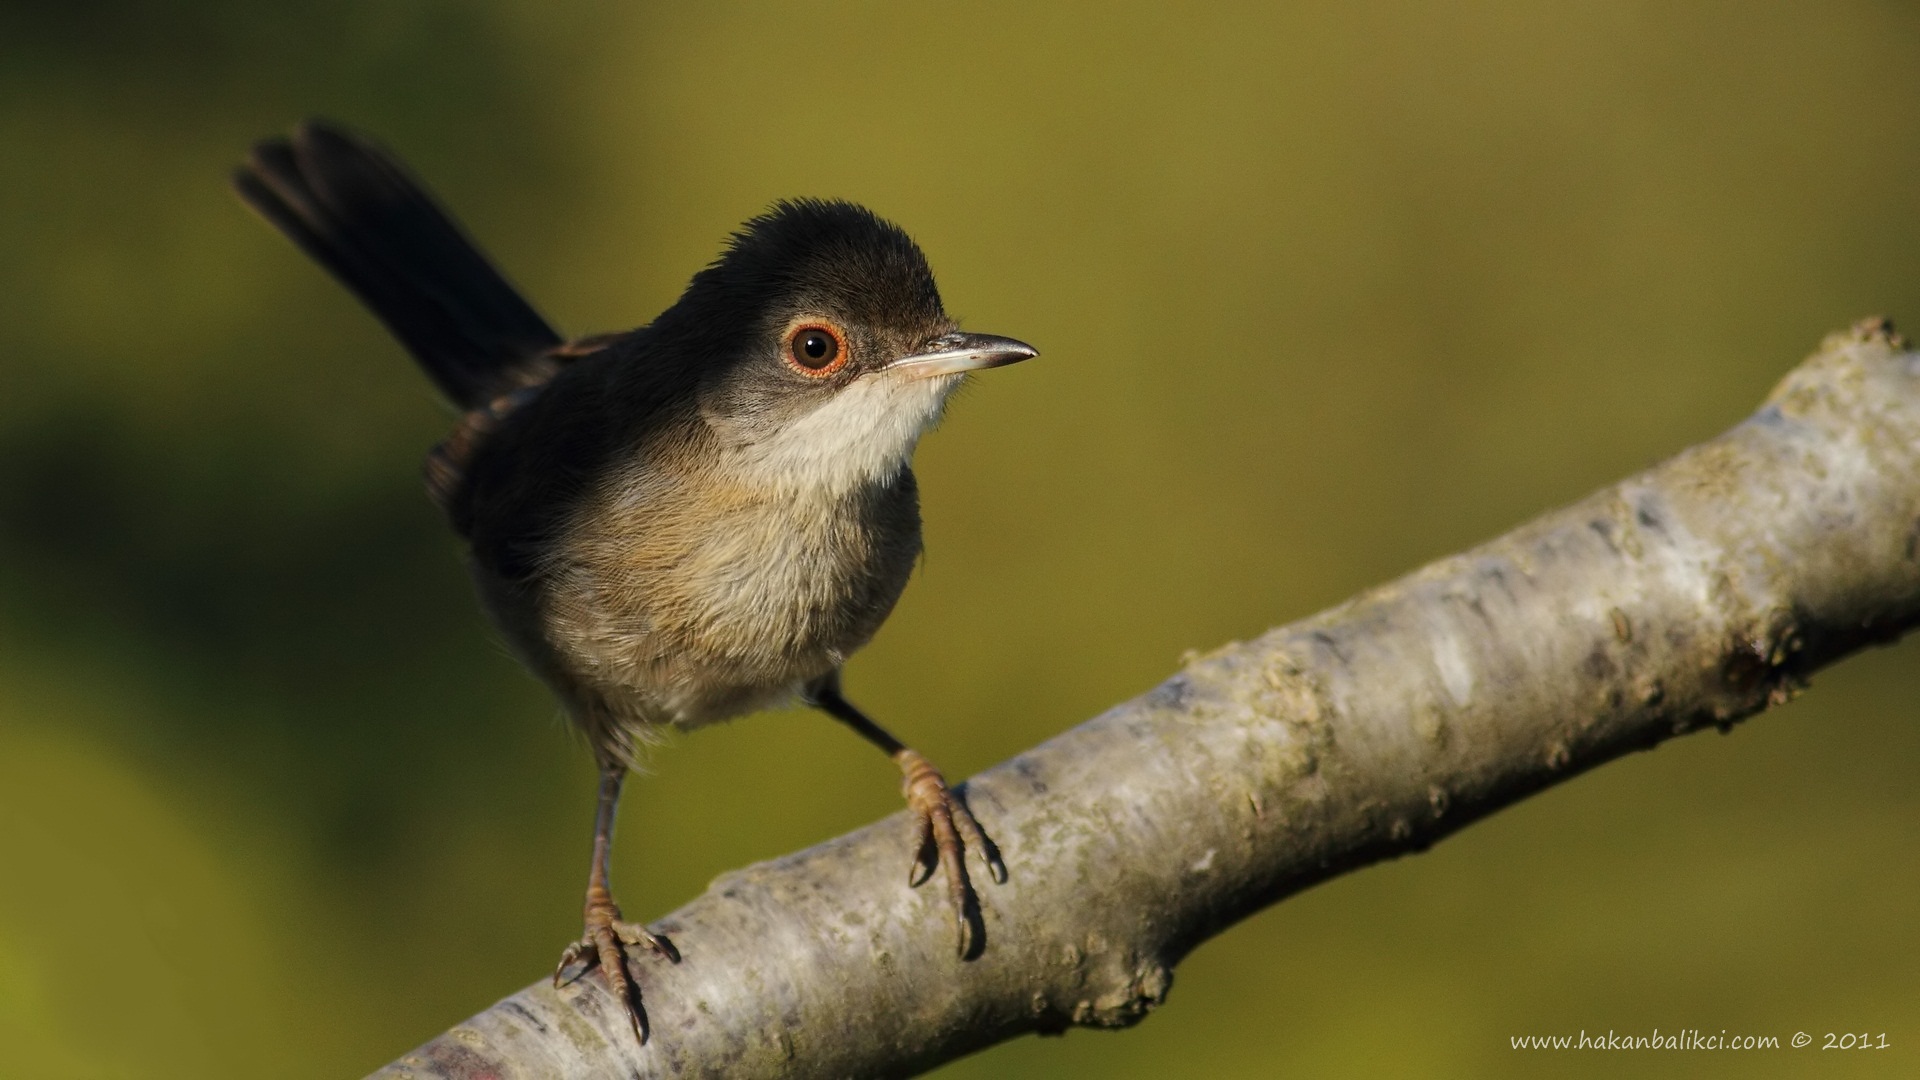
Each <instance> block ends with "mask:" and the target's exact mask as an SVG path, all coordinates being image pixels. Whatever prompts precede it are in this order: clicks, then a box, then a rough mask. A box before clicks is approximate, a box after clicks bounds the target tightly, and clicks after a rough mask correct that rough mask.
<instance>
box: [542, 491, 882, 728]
mask: <svg viewBox="0 0 1920 1080" xmlns="http://www.w3.org/2000/svg"><path fill="white" fill-rule="evenodd" d="M575 521H576V524H575V526H574V527H573V529H572V530H571V532H570V534H569V536H568V538H567V540H566V542H565V543H564V544H562V545H561V547H560V551H561V552H562V553H564V554H563V556H562V557H561V558H559V559H558V560H556V562H555V564H554V565H553V566H552V568H551V579H550V587H549V589H548V596H549V602H548V603H547V605H546V611H545V615H544V620H543V621H544V624H545V632H546V635H547V637H548V639H549V641H550V643H551V644H552V645H553V646H554V647H555V652H556V653H557V654H559V655H560V656H562V657H566V658H568V660H569V664H570V666H571V667H573V668H574V669H575V670H574V672H573V673H572V674H573V677H574V678H575V679H576V680H577V681H579V682H581V683H583V684H585V685H586V686H588V687H591V688H594V690H595V691H596V692H597V693H599V694H600V695H601V696H602V697H603V698H606V699H607V700H608V701H609V702H610V703H612V704H614V705H616V706H618V707H620V708H621V709H622V711H631V712H634V713H636V714H637V718H641V719H647V720H650V721H651V722H656V723H659V722H666V723H674V724H677V725H680V726H687V727H691V726H697V725H699V724H702V723H707V722H710V721H713V720H718V719H724V718H725V717H727V716H732V715H737V714H738V713H742V712H747V711H751V710H753V709H755V708H759V707H763V706H765V705H767V704H771V703H773V702H774V701H776V700H778V699H780V698H783V697H785V696H787V695H788V694H790V693H791V692H792V691H793V690H794V689H795V688H796V687H797V685H798V684H800V683H802V682H804V681H806V680H809V679H812V678H816V677H818V676H820V675H823V674H826V673H827V672H828V671H831V670H833V669H834V668H836V667H838V666H839V665H840V664H841V663H842V662H844V661H845V659H846V658H847V656H848V655H850V654H851V653H852V652H853V651H854V650H856V649H858V648H859V647H860V646H862V645H864V644H866V642H867V641H868V640H869V639H870V638H871V637H872V636H873V634H874V633H875V632H876V631H877V630H878V629H879V627H880V624H881V622H882V621H883V620H884V619H885V618H886V616H887V614H888V613H889V612H890V611H891V610H892V608H893V605H894V602H895V601H896V600H897V599H898V598H899V596H900V592H901V590H902V589H903V588H905V586H906V582H907V577H908V575H909V574H910V573H911V571H912V568H913V563H914V560H915V558H916V557H917V555H918V553H919V548H920V522H919V512H918V505H917V499H916V496H915V492H914V485H913V477H912V474H911V473H910V472H908V471H906V470H905V469H901V470H900V471H899V472H898V473H897V474H896V475H895V476H893V477H889V478H886V479H885V480H884V481H882V482H875V483H870V484H866V485H861V486H858V487H855V488H853V489H852V490H848V491H841V492H834V491H829V490H821V489H814V490H812V491H806V490H802V491H799V492H794V491H791V490H787V491H778V490H768V489H767V488H765V487H762V486H759V485H742V484H738V483H722V482H718V481H716V480H713V479H711V478H706V477H698V476H696V477H694V478H691V479H689V478H685V477H675V478H670V479H667V480H663V479H662V478H660V477H659V476H657V475H649V476H648V477H646V478H644V479H638V478H636V479H635V480H634V481H633V482H631V483H628V484H626V485H619V484H616V485H611V486H610V488H609V489H608V492H607V494H606V495H605V496H604V497H603V498H602V499H601V500H600V502H599V504H598V505H596V506H593V507H591V508H587V509H585V510H584V512H583V513H581V514H580V515H579V516H578V517H576V519H575Z"/></svg>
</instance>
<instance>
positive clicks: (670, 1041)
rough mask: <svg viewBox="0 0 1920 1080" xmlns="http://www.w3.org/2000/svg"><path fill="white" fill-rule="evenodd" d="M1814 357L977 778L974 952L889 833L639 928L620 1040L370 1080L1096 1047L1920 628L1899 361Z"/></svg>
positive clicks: (598, 1008) (505, 1004)
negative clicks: (1375, 874)
mask: <svg viewBox="0 0 1920 1080" xmlns="http://www.w3.org/2000/svg"><path fill="white" fill-rule="evenodd" d="M1902 349H1903V343H1902V342H1901V341H1900V340H1899V339H1897V338H1895V337H1894V336H1893V335H1892V333H1891V328H1890V327H1888V326H1887V325H1886V324H1885V323H1884V322H1881V321H1877V320H1872V321H1868V322H1865V323H1862V324H1860V325H1859V326H1857V327H1855V328H1854V330H1853V331H1851V332H1849V333H1846V334H1836V335H1834V336H1833V337H1831V338H1829V339H1828V340H1827V342H1826V343H1824V344H1823V345H1822V347H1821V349H1820V351H1819V352H1817V353H1816V354H1815V355H1814V356H1813V357H1812V358H1811V359H1809V360H1808V361H1807V362H1805V363H1804V364H1802V365H1801V366H1800V367H1798V368H1796V369H1795V370H1794V371H1793V372H1792V373H1791V374H1790V375H1789V376H1788V377H1787V378H1786V380H1785V381H1784V382H1782V383H1781V384H1780V386H1779V387H1778V388H1777V389H1776V390H1775V391H1774V392H1773V395H1772V396H1771V397H1770V398H1769V399H1768V401H1767V403H1766V405H1765V406H1764V407H1763V408H1762V409H1761V410H1760V411H1759V412H1758V413H1757V414H1755V415H1754V416H1753V417H1752V418H1750V419H1748V420H1747V421H1746V422H1744V423H1742V424H1741V425H1739V426H1738V427H1736V428H1734V429H1733V430H1732V431H1729V432H1728V433H1726V434H1725V435H1722V436H1720V437H1719V438H1717V439H1714V440H1713V441H1711V442H1708V443H1704V444H1702V445H1700V446H1697V447H1694V448H1693V449H1691V450H1688V451H1686V452H1685V453H1682V454H1681V455H1679V456H1678V457H1676V458H1674V459H1672V460H1671V461H1668V462H1666V463H1664V464H1662V465H1660V466H1657V467H1656V468H1653V469H1651V470H1649V471H1647V472H1645V473H1642V474H1640V475H1639V476H1636V477H1633V478H1632V479H1629V480H1627V481H1625V482H1623V483H1620V484H1618V485H1616V486H1614V487H1612V488H1609V489H1607V490H1605V491H1602V492H1600V493H1598V494H1596V495H1593V496H1591V497H1589V498H1587V499H1586V500H1584V501H1582V502H1580V503H1577V504H1575V505H1573V506H1570V507H1567V508H1565V509H1563V510H1559V511H1556V512H1554V513H1551V514H1548V515H1546V516H1545V517H1542V518H1540V519H1538V520H1536V521H1534V522H1532V523H1531V524H1528V525H1525V526H1523V527H1521V528H1519V529H1517V530H1515V531H1513V532H1511V533H1509V534H1508V535H1506V536H1504V537H1501V538H1500V539H1498V540H1495V541H1493V542H1492V543H1489V544H1486V545H1484V546H1482V547H1479V548H1476V549H1474V550H1472V551H1469V552H1467V553H1465V554H1462V555H1457V556H1454V557H1452V558H1449V559H1444V560H1442V561H1440V562H1437V563H1434V564H1433V565H1431V566H1428V567H1426V568H1425V569H1423V570H1420V571H1418V572H1416V573H1414V574H1411V575H1409V576H1407V577H1405V578H1402V579H1401V580H1399V581H1396V582H1393V583H1391V584H1388V585H1385V586H1382V587H1380V588H1377V589H1374V590H1372V591H1371V592H1367V593H1364V594H1362V595H1361V596H1359V597H1356V598H1355V599H1353V600H1350V601H1348V602H1347V603H1345V604H1342V605H1340V606H1339V607H1336V608H1334V609H1332V610H1330V611H1327V612H1323V613H1322V614H1319V615H1316V616H1314V617H1313V618H1310V619H1307V620H1304V621H1302V622H1299V623H1295V624H1293V625H1291V626H1287V627H1283V628H1280V629H1278V630H1273V631H1270V632H1268V633H1267V634H1265V635H1264V636H1262V637H1260V638H1259V639H1257V640H1255V641H1252V642H1248V643H1244V644H1239V643H1236V644H1231V645H1228V646H1226V647H1224V648H1221V649H1218V650H1216V651H1214V652H1212V653H1210V654H1207V655H1205V656H1201V657H1198V658H1195V659H1193V660H1192V661H1190V662H1189V663H1188V664H1187V665H1186V668H1185V670H1184V671H1182V672H1181V673H1179V674H1177V675H1175V676H1173V677H1172V678H1170V679H1168V680H1167V681H1166V682H1165V683H1162V684H1161V685H1160V686H1159V687H1158V688H1157V689H1155V690H1153V691H1152V692H1151V693H1148V694H1146V695H1144V696H1142V697H1139V698H1136V699H1134V700H1133V701H1130V702H1127V703H1125V704H1122V705H1119V706H1117V707H1115V708H1113V709H1112V710H1110V711H1108V712H1106V713H1105V714H1103V715H1101V716H1098V717H1095V718H1094V719H1092V720H1089V721H1087V722H1086V723H1084V724H1082V725H1080V726H1079V727H1077V728H1074V729H1073V730H1071V731H1068V732H1066V733H1065V734H1063V735H1061V736H1059V737H1058V738H1055V739H1053V740H1051V741H1049V742H1047V743H1045V744H1043V745H1041V746H1039V747H1036V748H1034V749H1033V750H1030V751H1028V752H1027V753H1024V754H1022V755H1020V756H1019V757H1016V758H1014V759H1013V760H1011V761H1008V762H1006V763H1004V764H1002V765H999V766H996V767H995V768H993V769H990V770H988V771H987V772H985V773H982V774H981V775H980V776H978V777H976V778H974V779H973V780H972V781H971V782H970V783H969V784H968V785H967V788H966V791H967V797H968V799H969V802H970V803H971V805H972V806H973V808H974V810H975V812H976V813H977V814H978V815H979V817H980V819H981V821H982V822H983V823H984V824H985V825H986V826H987V828H988V830H989V831H990V832H991V833H992V834H993V835H994V836H995V837H996V838H997V839H998V840H999V842H1000V844H1001V846H1002V849H1003V850H1004V851H1005V853H1006V855H1007V863H1008V866H1009V867H1010V869H1011V871H1012V880H1010V881H1009V882H1007V883H1006V884H1004V885H1000V886H994V885H992V884H985V885H983V886H982V888H981V897H980V899H981V906H982V909H983V918H984V921H985V927H986V933H987V947H986V950H985V952H984V954H983V955H981V956H980V957H978V958H977V959H974V960H971V961H961V960H959V959H957V958H956V957H955V956H954V955H953V946H952V931H951V927H950V926H949V925H948V923H947V921H946V913H945V911H944V910H943V909H942V904H943V902H944V898H943V897H942V896H941V895H940V891H939V890H938V889H937V888H935V889H918V890H909V889H908V888H907V887H906V885H905V881H904V878H905V866H906V862H907V849H908V847H909V846H910V844H911V832H910V826H909V823H908V821H907V819H906V817H905V815H904V814H899V815H895V816H893V817H891V818H888V819H886V820H884V821H881V822H879V823H877V824H874V825H871V826H868V827H867V828H864V829H861V830H859V831H857V832H854V833H852V834H849V835H847V836H843V837H840V838H839V839H836V840H832V841H829V842H827V843H824V844H821V845H819V846H817V847H814V848H810V849H808V850H806V851H802V852H799V853H798V854H794V855H790V856H787V857H785V858H782V859H778V860H775V861H773V862H769V863H764V864H761V865H757V866H752V867H748V868H746V869H744V870H741V871H737V872H734V873H730V874H727V875H725V876H723V877H721V878H719V879H718V880H716V881H715V882H714V883H713V885H712V887H710V888H709V889H708V890H707V892H706V894H705V895H703V896H701V897H699V898H698V899H695V900H694V901H693V902H691V903H689V904H687V905H686V906H685V907H683V908H681V909H680V910H679V911H677V912H675V913H673V914H672V915H671V916H669V917H667V918H666V919H663V920H661V921H660V922H658V923H657V924H655V929H656V930H660V931H663V932H666V933H668V934H670V935H672V936H673V938H674V940H675V941H676V942H677V943H678V944H679V945H680V947H681V950H682V952H683V953H684V955H685V960H684V962H682V963H680V964H679V965H677V966H676V965H670V964H667V963H664V962H660V963H654V964H652V965H651V966H649V967H647V968H646V969H645V970H644V971H643V972H642V973H641V981H642V983H643V986H644V990H645V994H646V1004H647V1010H648V1013H649V1016H650V1018H651V1021H652V1039H651V1040H650V1041H649V1042H648V1043H647V1044H646V1045H645V1046H644V1047H642V1046H640V1045H638V1044H637V1043H636V1042H635V1040H634V1038H633V1035H632V1033H631V1031H630V1030H629V1029H628V1027H627V1024H626V1020H625V1018H624V1016H623V1015H622V1013H621V1010H620V1008H619V1007H618V1006H617V1005H616V1004H615V1003H614V1002H613V1001H612V999H611V998H610V997H609V996H608V994H607V991H606V989H605V987H604V984H603V983H601V982H600V981H599V978H598V976H590V977H588V978H585V979H582V980H580V981H579V982H577V983H575V984H573V985H571V986H569V987H566V988H564V989H561V990H557V991H556V990H554V989H552V988H551V987H549V986H548V985H547V984H546V982H544V981H542V982H540V983H536V984H535V985H533V986H532V987H529V988H528V989H525V990H522V991H521V992H519V993H517V994H515V995H513V996H512V997H509V998H507V999H506V1000H504V1001H502V1002H500V1003H499V1004H497V1005H495V1006H493V1007H492V1008H490V1009H488V1010H487V1011H485V1012H483V1013H481V1014H480V1015H478V1016H476V1017H474V1018H473V1019H471V1020H468V1021H467V1022H466V1023H463V1024H461V1025H459V1026H458V1027H455V1028H454V1029H453V1030H451V1031H449V1032H448V1033H446V1034H445V1035H442V1036H440V1037H439V1038H437V1039H435V1040H433V1041H432V1042H430V1043H428V1044H427V1045H426V1046H424V1047H421V1048H420V1049H419V1050H417V1051H415V1052H413V1053H411V1054H409V1055H407V1056H406V1057H404V1058H402V1059H401V1060H400V1061H398V1062H395V1063H394V1064H392V1065H390V1066H388V1067H387V1068H386V1069H384V1070H382V1071H381V1072H380V1073H379V1074H376V1075H379V1076H383V1077H393V1078H397V1077H424V1076H437V1077H480V1076H489V1077H534V1076H540V1077H585V1076H602V1075H620V1076H633V1077H648V1078H651V1077H679V1076H694V1075H702V1076H707V1075H720V1074H724V1075H727V1076H732V1077H749V1076H753V1077H759V1076H783V1077H814V1076H818V1077H838V1076H899V1075H906V1074H910V1073H913V1072H916V1071H920V1070H924V1069H927V1068H930V1067H932V1066H934V1065H936V1064H938V1063H940V1062H944V1061H948V1060H951V1059H953V1058H955V1057H958V1056H960V1055H962V1054H965V1053H967V1052H969V1051H972V1050H976V1049H979V1048H981V1047H984V1046H987V1045H990V1044H992V1043H996V1042H999V1041H1001V1040H1004V1039H1009V1038H1012V1037H1014V1036H1016V1035H1020V1034H1023V1033H1027V1032H1034V1031H1047V1030H1059V1029H1061V1028H1064V1027H1066V1026H1068V1025H1072V1024H1085V1025H1095V1026H1108V1027H1111V1026H1122V1025H1126V1024H1131V1023H1133V1022H1135V1021H1137V1020H1139V1019H1140V1018H1141V1017H1142V1016H1144V1015H1145V1014H1146V1013H1147V1012H1148V1011H1149V1010H1151V1009H1152V1008H1153V1007H1154V1006H1155V1005H1157V1004H1158V1003H1159V1002H1160V1001H1161V999H1162V998H1163V997H1164V995H1165V994H1166V992H1167V986H1168V983H1169V981H1170V977H1171V975H1170V973H1171V971H1172V968H1173V966H1174V964H1176V963H1178V962H1179V960H1180V959H1181V958H1182V957H1183V956H1185V955H1186V954H1187V953H1188V952H1189V951H1190V950H1192V949H1193V948H1194V947H1195V946H1196V945H1198V944H1199V943H1200V942H1201V941H1204V940H1205V939H1206V938H1208V937H1210V936H1212V935H1213V934H1216V933H1218V932H1220V931H1221V930H1222V929H1224V928H1225V927H1227V926H1229V925H1231V924H1232V923H1234V922H1236V921H1238V920H1240V919H1243V918H1245V917H1247V916H1248V915H1250V914H1252V913H1253V912H1255V911H1257V910H1259V909H1260V908H1262V907H1265V906H1266V905H1268V904H1271V903H1273V902H1274V901H1276V900H1279V899H1280V898H1282V897H1284V896H1287V895H1288V894H1290V893H1293V892H1297V891H1299V890H1301V889H1304V888H1306V887H1307V886H1309V885H1312V884H1314V883H1316V882H1319V881H1323V880H1325V879H1326V878H1328V877H1331V876H1333V875H1335V874H1339V873H1343V872H1345V871H1347V870H1351V869H1353V868H1355V867H1359V866H1363V865H1366V864H1368V863H1371V862H1375V861H1378V860H1381V859H1387V858H1392V857H1394V856H1397V855H1401V854H1404V853H1406V852H1409V851H1418V850H1421V849H1423V848H1425V847H1426V846H1427V845H1429V844H1432V843H1433V842H1434V841H1435V840H1438V839H1439V838H1441V837H1443V836H1446V835H1447V834H1449V833H1451V832H1453V831H1454V830H1456V829H1459V828H1461V827H1462V826H1464V825H1466V824H1468V823H1469V822H1472V821H1474V820H1477V819H1478V818H1480V817H1483V816H1485V815H1486V814H1489V813H1491V812H1492V811H1494V810H1497V809H1499V808H1500V807H1503V806H1506V805H1508V804H1510V803H1512V802H1514V801H1516V800H1518V799H1521V798H1523V797H1525V796H1527V795H1528V794H1531V793H1533V792H1535V791H1538V790H1540V789H1542V788H1545V787H1547V786H1549V785H1552V784H1556V783H1559V782H1561V781H1563V780H1566V779H1568V778H1570V777H1572V776H1573V775H1575V774H1577V773H1579V772H1581V771H1582V770H1585V769H1589V768H1592V767H1593V766H1595V765H1598V764H1600V763H1602V762H1605V761H1607V760H1609V759H1611V758H1614V757H1618V756H1619V755H1621V754H1624V753H1626V752H1627V751H1629V750H1638V749H1645V748H1647V747H1651V746H1653V745H1654V744H1656V743H1659V742H1661V741H1663V740H1665V739H1668V738H1671V737H1672V736H1675V735H1679V734H1683V733H1685V732H1688V731H1692V730H1695V729H1697V728H1700V727H1702V726H1706V725H1718V726H1721V727H1725V726H1727V725H1730V724H1732V723H1733V722H1734V721H1736V720H1739V719H1741V718H1742V717H1745V716H1748V715H1750V714H1752V713H1754V712H1757V711H1759V710H1761V709H1763V708H1766V707H1767V706H1768V705H1770V704H1775V703H1778V702H1781V701H1784V700H1786V699H1787V698H1788V697H1791V696H1792V695H1793V694H1794V693H1796V692H1797V690H1798V689H1799V688H1800V687H1801V686H1803V685H1805V680H1806V679H1807V677H1808V676H1809V675H1810V674H1811V673H1812V672H1813V671H1815V670H1817V669H1819V668H1821V667H1823V666H1825V665H1827V664H1830V663H1832V662H1834V661H1835V660H1838V659H1839V658H1841V657H1843V656H1845V655H1847V654H1848V653H1851V652H1853V651H1855V650H1857V649H1859V648H1861V647H1863V646H1865V645H1869V644H1874V643H1879V642H1885V641H1890V640H1892V639H1893V638H1894V637H1896V636H1898V635H1899V634H1900V633H1901V632H1903V631H1904V630H1906V629H1907V628H1908V627H1910V626H1911V625H1913V624H1914V622H1915V621H1916V620H1920V354H1914V353H1908V352H1904V351H1902Z"/></svg>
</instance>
